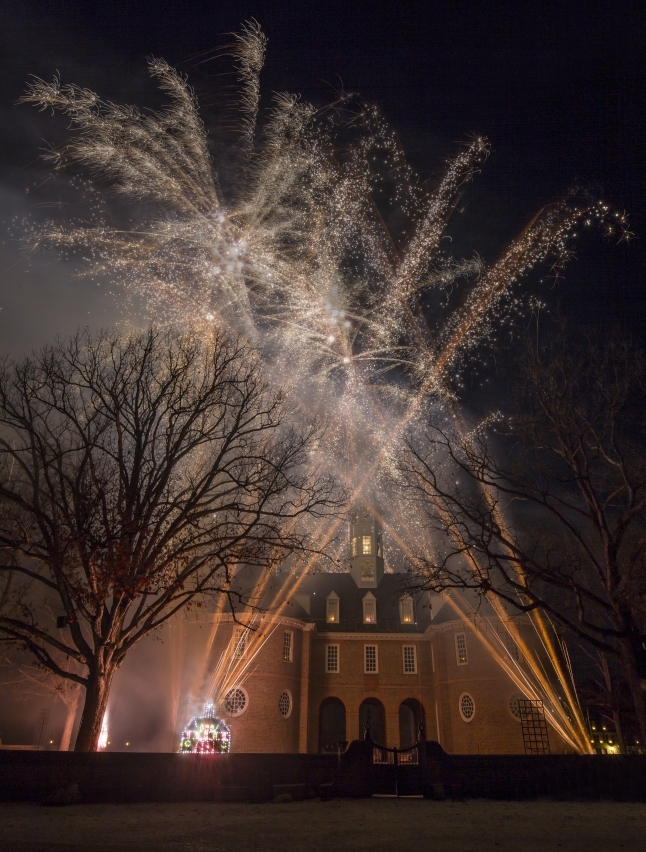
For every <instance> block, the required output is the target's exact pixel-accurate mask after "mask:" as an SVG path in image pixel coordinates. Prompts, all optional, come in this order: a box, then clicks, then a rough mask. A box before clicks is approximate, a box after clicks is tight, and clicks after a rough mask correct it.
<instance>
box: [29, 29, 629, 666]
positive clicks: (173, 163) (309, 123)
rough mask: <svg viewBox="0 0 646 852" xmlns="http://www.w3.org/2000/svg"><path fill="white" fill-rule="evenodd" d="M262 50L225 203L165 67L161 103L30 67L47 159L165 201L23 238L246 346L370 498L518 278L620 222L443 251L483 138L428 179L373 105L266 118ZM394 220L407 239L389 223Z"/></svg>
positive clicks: (550, 219)
mask: <svg viewBox="0 0 646 852" xmlns="http://www.w3.org/2000/svg"><path fill="white" fill-rule="evenodd" d="M265 48H266V38H265V36H264V35H263V33H262V32H261V30H260V28H259V27H258V25H257V24H256V23H255V22H252V23H250V24H247V25H246V26H245V27H244V28H243V30H242V32H241V33H240V34H239V35H237V36H236V37H235V42H234V44H233V45H232V46H231V47H230V48H229V50H228V52H229V53H230V54H231V55H232V56H233V57H234V66H235V68H236V72H237V75H238V78H239V82H240V92H241V94H240V105H239V108H240V116H241V119H240V128H239V129H240V146H241V148H242V149H243V150H244V152H245V156H244V157H243V158H242V165H241V167H240V169H241V174H240V176H239V180H238V184H237V185H239V186H241V189H240V190H239V191H238V192H237V195H236V197H235V198H225V197H224V194H223V192H222V191H221V189H220V183H219V180H218V174H217V168H216V166H215V165H214V163H213V162H212V159H211V156H210V153H209V142H208V138H207V134H206V131H205V128H204V126H203V123H202V121H201V119H200V115H199V110H198V104H197V102H196V98H195V95H194V93H193V91H192V90H191V89H190V87H189V86H188V84H187V81H186V80H185V79H184V77H183V76H182V75H180V74H179V73H178V72H177V71H176V70H174V69H173V68H171V67H170V66H169V65H168V64H167V63H165V62H164V61H162V60H158V59H154V60H151V61H150V63H149V69H150V73H151V75H152V76H153V77H154V78H156V80H157V81H158V83H159V86H160V87H161V89H162V90H163V92H164V93H165V95H166V97H167V99H168V104H167V106H166V108H165V109H163V110H161V111H158V112H146V113H142V112H141V111H139V110H138V109H137V108H136V107H133V106H121V105H117V104H114V103H110V102H106V101H103V100H101V99H100V98H99V97H98V96H97V95H96V94H95V93H93V92H91V91H89V90H87V89H83V88H79V87H77V86H75V85H67V84H66V85H63V84H62V83H61V81H60V80H59V79H57V78H55V79H54V81H53V82H51V83H46V82H44V81H42V80H40V79H35V80H34V81H33V82H32V83H31V85H30V86H29V89H28V91H27V93H26V94H25V96H24V97H23V99H22V100H23V101H24V102H27V103H31V104H34V105H36V106H38V107H40V108H41V109H48V110H52V111H59V112H62V113H63V114H65V115H66V116H68V117H69V119H70V122H71V127H72V133H71V138H70V141H69V142H68V143H67V144H66V145H64V146H63V147H62V148H60V149H58V150H56V151H54V152H51V153H49V154H48V155H47V156H48V158H49V160H50V162H51V163H52V165H53V166H55V167H56V168H65V167H67V166H70V165H75V166H77V167H81V168H82V169H84V170H86V171H88V172H89V173H90V174H91V175H92V177H93V179H95V180H96V181H97V182H99V183H102V184H106V183H107V184H108V185H109V186H110V187H111V188H112V189H113V190H114V191H115V192H116V193H118V194H119V195H121V196H125V197H126V198H128V199H130V200H131V201H139V202H141V201H143V202H147V203H148V205H149V206H150V207H151V208H152V209H155V210H156V211H157V212H156V213H155V214H153V215H151V216H150V218H149V219H148V220H147V221H146V222H145V223H144V224H142V225H141V226H139V227H134V226H133V227H132V228H131V229H129V230H119V229H116V228H114V227H111V226H110V225H108V224H107V223H106V222H103V221H97V222H95V223H93V224H91V225H88V224H74V223H67V224H65V225H63V226H61V225H59V224H57V223H51V224H49V225H47V226H45V227H43V228H41V229H40V230H38V231H37V232H36V233H35V234H34V235H33V236H32V238H31V239H30V243H31V246H32V248H36V247H37V248H43V249H47V250H54V251H57V252H61V253H63V254H66V255H68V256H74V257H77V258H78V259H82V261H83V267H84V269H85V273H86V274H87V275H89V276H94V277H95V278H97V279H99V280H105V279H106V278H107V279H109V280H111V281H114V282H120V283H121V285H122V286H123V288H124V289H125V290H126V291H127V292H134V293H136V294H137V295H138V296H141V297H143V299H144V303H145V304H146V305H147V309H148V312H149V314H150V316H151V317H154V318H155V320H156V321H160V320H162V321H163V320H166V321H169V322H173V323H178V324H190V325H191V326H192V327H198V328H199V327H200V326H203V327H204V328H205V329H206V328H207V327H209V326H211V325H212V324H218V325H221V326H222V327H224V328H226V329H227V330H230V331H233V332H234V333H236V334H238V335H240V336H242V337H244V338H246V339H248V340H250V341H251V342H252V343H253V344H254V345H255V346H256V347H258V349H259V350H261V351H262V352H263V354H264V358H265V362H266V366H267V372H268V375H269V376H270V377H271V378H272V379H273V381H275V382H276V383H280V384H281V385H284V386H289V387H290V388H291V390H292V391H293V392H294V395H295V397H296V398H297V399H299V400H300V401H301V404H302V405H303V407H304V409H306V410H307V412H308V413H309V414H314V415H317V416H323V417H324V418H325V420H326V422H327V424H328V426H329V429H328V433H327V439H326V443H325V445H324V446H323V447H322V448H321V450H320V452H321V454H322V455H323V456H324V457H325V460H326V463H327V464H328V465H329V467H330V468H331V469H332V470H334V471H335V472H336V473H337V475H339V476H340V477H341V478H343V479H345V480H346V481H347V482H348V484H349V485H350V486H351V487H352V489H354V492H355V495H356V494H359V493H360V492H361V489H362V487H363V486H364V484H366V483H370V486H371V489H372V491H373V493H374V489H375V487H376V483H377V481H378V479H379V474H380V471H382V470H383V469H385V468H387V467H388V464H389V461H390V459H392V458H396V456H397V451H398V437H399V436H400V435H401V434H402V432H403V431H404V429H405V428H406V427H408V426H410V425H411V424H414V423H415V422H416V421H417V420H418V418H421V417H424V416H426V414H427V412H428V406H429V403H431V402H433V403H434V404H437V405H440V406H442V405H445V404H446V402H447V400H448V399H450V398H451V397H452V396H453V393H452V390H451V388H452V386H454V383H455V382H456V380H457V379H458V378H459V375H460V372H461V370H462V369H463V368H464V366H465V364H466V363H467V362H468V359H469V357H472V356H473V353H474V352H475V351H476V347H477V346H478V345H479V344H481V343H482V341H483V340H485V339H486V338H487V336H490V335H492V333H493V332H494V331H495V329H496V327H497V326H498V325H499V323H500V321H501V320H502V319H503V318H504V316H505V315H506V314H507V313H508V312H509V310H510V307H511V306H512V305H513V298H512V295H511V294H512V293H513V288H514V285H516V284H517V283H518V282H519V281H520V279H521V278H522V277H523V276H524V275H526V274H527V273H528V272H529V271H531V270H533V269H534V268H536V267H537V266H539V265H540V264H545V263H548V264H551V265H552V266H556V267H558V266H560V265H561V264H562V263H564V262H565V260H566V259H567V258H568V255H569V246H570V244H571V240H572V239H573V237H574V236H575V233H576V231H577V229H578V228H579V227H583V226H585V225H590V224H599V223H605V224H606V225H607V226H608V227H612V228H614V229H615V231H617V229H618V230H619V232H620V233H622V232H625V218H624V217H623V216H616V215H613V218H612V223H611V225H608V220H609V217H610V211H609V210H608V208H607V206H606V205H604V204H602V203H600V202H576V201H574V200H566V201H563V202H561V203H557V204H554V205H552V206H550V207H548V208H546V209H544V210H543V211H541V212H540V213H539V214H538V215H537V216H536V217H535V218H534V220H533V221H532V222H531V223H530V224H529V225H528V226H527V227H526V228H525V230H524V231H523V232H522V233H521V234H520V235H519V236H518V237H517V238H516V239H515V240H514V241H513V242H512V243H511V245H510V246H509V247H508V249H507V250H506V251H505V252H504V253H503V254H502V256H501V257H500V258H499V259H498V260H497V261H495V262H494V263H493V264H491V265H489V266H487V265H485V264H484V263H483V262H482V261H481V260H480V259H479V258H477V257H474V258H470V259H467V260H460V259H455V258H452V257H450V256H448V255H447V254H446V252H445V250H444V249H443V248H442V237H443V234H444V232H445V229H446V226H447V223H448V221H449V218H450V216H451V214H452V212H453V210H454V208H455V206H456V203H457V201H458V198H459V196H460V194H461V192H462V191H463V187H464V184H465V183H466V182H467V181H469V180H470V179H471V178H472V177H473V176H474V173H475V172H476V171H477V170H478V169H479V167H480V166H481V164H482V163H483V161H484V160H485V159H486V156H487V153H488V143H487V140H486V139H484V138H480V137H478V138H475V139H473V140H471V142H470V143H469V144H467V145H466V146H465V147H464V148H463V150H461V151H460V152H459V153H458V155H457V156H456V157H455V158H454V159H452V160H451V161H450V162H449V163H448V165H447V167H446V169H445V172H444V175H443V177H442V179H441V180H440V181H439V183H438V185H437V187H436V188H435V190H434V191H430V190H427V189H426V188H424V186H423V185H421V184H420V183H419V182H418V181H417V180H416V179H415V177H414V175H413V174H412V171H411V169H410V167H409V166H408V164H407V162H406V159H405V157H404V153H403V151H402V150H401V147H400V145H399V142H398V140H397V137H396V135H395V134H394V132H393V131H392V130H391V128H390V127H389V126H388V125H387V124H386V122H385V121H384V120H383V118H382V117H381V115H380V114H379V112H378V111H377V110H376V109H375V108H374V107H371V106H368V105H365V104H363V103H361V102H358V101H357V100H356V99H355V98H353V97H352V96H347V95H343V96H341V97H339V99H338V100H337V101H336V102H335V103H334V104H331V105H328V106H326V107H325V108H323V109H317V108H315V107H314V106H312V105H311V104H308V103H305V102H304V101H302V100H301V99H300V98H299V97H298V96H296V95H291V94H285V93H282V94H278V95H276V96H275V97H274V100H273V105H272V107H271V110H270V112H269V113H268V117H267V120H266V121H265V123H264V126H262V127H259V126H258V116H259V114H260V111H259V104H260V84H259V78H260V73H261V69H262V65H263V61H264V55H265ZM377 199H378V200H377ZM395 221H396V222H397V223H398V225H397V232H398V233H400V232H402V231H403V232H404V233H405V235H406V236H405V237H404V238H401V239H396V238H395V237H394V236H393V233H392V229H390V228H389V226H388V224H387V223H389V222H390V223H392V222H395ZM402 223H404V224H403V225H402ZM456 286H461V287H463V288H465V290H466V295H465V297H464V298H463V299H462V302H461V306H460V307H458V308H456V309H455V310H453V312H449V313H448V314H447V315H446V316H444V317H438V316H432V317H429V316H428V315H427V313H425V312H424V310H423V309H422V306H421V303H422V301H423V300H424V298H425V296H426V295H427V294H428V292H429V291H430V290H438V289H442V288H444V289H449V288H452V289H453V288H455V287H456ZM445 302H446V303H447V304H449V303H450V300H445ZM431 329H432V330H431ZM357 465H358V466H359V469H357ZM389 502H390V505H391V507H392V510H391V512H390V517H389V518H385V519H384V520H385V523H386V527H387V528H388V527H389V526H390V528H391V531H392V533H393V535H392V539H393V540H396V539H397V538H400V539H402V540H403V539H406V538H408V540H409V541H410V540H415V541H416V542H418V543H419V546H423V547H426V548H432V547H433V543H432V542H427V541H426V540H425V537H424V532H423V529H422V528H421V521H420V519H418V518H417V517H415V516H412V515H411V510H410V508H409V507H407V506H405V505H397V504H396V503H395V502H394V501H393V500H392V499H391V500H390V501H389ZM327 535H328V534H327V533H326V536H327ZM411 536H412V538H411ZM324 537H325V536H324ZM297 576H302V573H301V574H298V575H297ZM296 582H298V580H296ZM260 641H262V637H260V636H259V638H258V642H260ZM229 679H230V678H229V677H227V678H226V679H225V680H227V681H228V680H229Z"/></svg>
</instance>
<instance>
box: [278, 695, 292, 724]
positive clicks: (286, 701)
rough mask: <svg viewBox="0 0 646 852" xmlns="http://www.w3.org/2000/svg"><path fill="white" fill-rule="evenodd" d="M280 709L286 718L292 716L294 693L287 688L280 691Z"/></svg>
mask: <svg viewBox="0 0 646 852" xmlns="http://www.w3.org/2000/svg"><path fill="white" fill-rule="evenodd" d="M278 709H279V710H280V715H281V716H282V717H283V718H284V719H286V718H287V717H288V716H291V713H292V695H291V693H290V691H289V690H288V689H285V690H284V691H283V692H281V693H280V698H279V699H278Z"/></svg>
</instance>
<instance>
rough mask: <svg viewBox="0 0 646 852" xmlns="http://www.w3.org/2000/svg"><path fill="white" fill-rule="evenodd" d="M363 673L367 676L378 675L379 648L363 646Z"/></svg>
mask: <svg viewBox="0 0 646 852" xmlns="http://www.w3.org/2000/svg"><path fill="white" fill-rule="evenodd" d="M363 663H364V665H363V671H364V673H365V674H377V672H378V668H377V646H376V645H364V646H363Z"/></svg>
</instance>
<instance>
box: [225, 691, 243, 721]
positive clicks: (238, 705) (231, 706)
mask: <svg viewBox="0 0 646 852" xmlns="http://www.w3.org/2000/svg"><path fill="white" fill-rule="evenodd" d="M247 704H248V699H247V693H246V692H245V691H244V689H242V687H240V686H234V687H233V689H230V690H229V691H228V692H227V694H226V695H225V696H224V709H225V710H226V712H227V713H228V714H229V715H230V716H239V715H240V714H241V713H244V711H245V710H246V709H247Z"/></svg>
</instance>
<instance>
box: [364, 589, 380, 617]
mask: <svg viewBox="0 0 646 852" xmlns="http://www.w3.org/2000/svg"><path fill="white" fill-rule="evenodd" d="M363 623H364V624H376V623H377V601H376V599H375V596H374V595H373V594H372V593H371V592H368V594H367V595H366V596H365V597H364V599H363Z"/></svg>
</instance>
